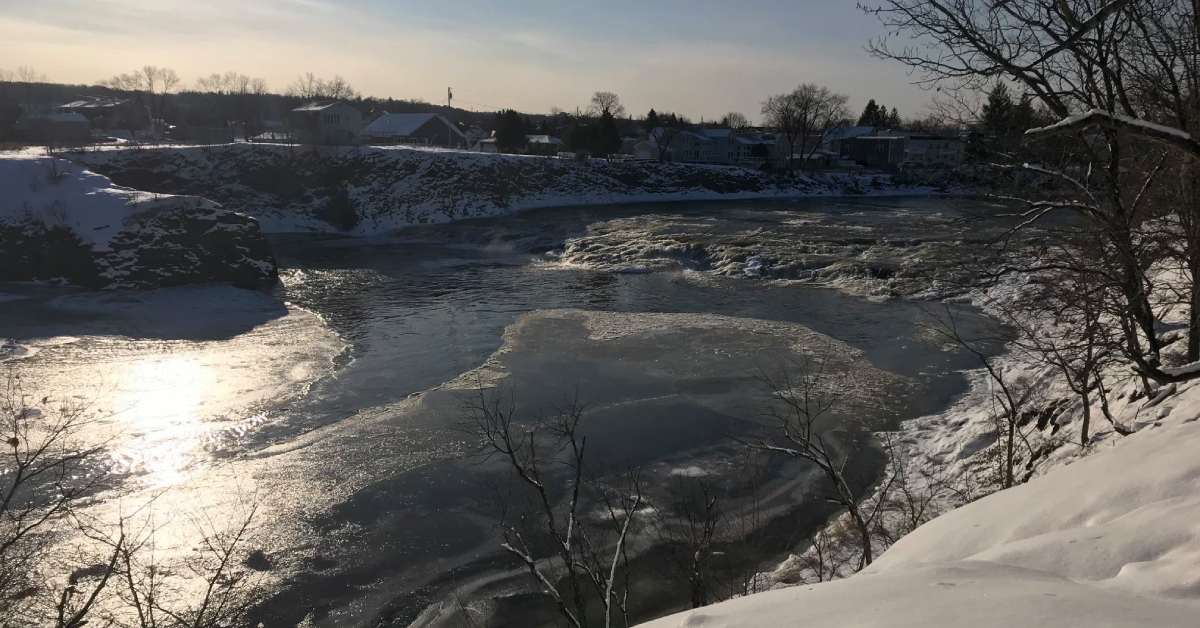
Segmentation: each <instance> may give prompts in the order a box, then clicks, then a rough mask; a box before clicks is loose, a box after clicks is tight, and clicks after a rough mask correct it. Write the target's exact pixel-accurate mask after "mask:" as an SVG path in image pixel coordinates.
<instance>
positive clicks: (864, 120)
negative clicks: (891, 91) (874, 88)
mask: <svg viewBox="0 0 1200 628" xmlns="http://www.w3.org/2000/svg"><path fill="white" fill-rule="evenodd" d="M878 122H879V105H877V104H875V99H874V98H872V99H871V100H868V101H867V106H866V107H863V112H862V115H860V116H858V126H877V125H878Z"/></svg>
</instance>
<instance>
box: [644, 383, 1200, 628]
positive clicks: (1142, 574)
mask: <svg viewBox="0 0 1200 628" xmlns="http://www.w3.org/2000/svg"><path fill="white" fill-rule="evenodd" d="M1155 410H1156V411H1155V412H1154V416H1153V418H1151V419H1150V420H1149V421H1148V423H1147V425H1146V426H1145V427H1143V428H1142V429H1141V430H1140V431H1139V432H1138V433H1136V434H1134V435H1131V436H1128V437H1126V438H1124V439H1121V442H1120V444H1119V445H1118V446H1115V447H1108V448H1105V449H1104V450H1103V451H1099V452H1097V453H1095V454H1093V455H1091V456H1088V457H1085V458H1082V459H1078V460H1076V461H1074V462H1073V463H1072V464H1069V465H1066V466H1062V467H1059V468H1056V469H1054V470H1053V471H1050V472H1049V473H1047V474H1045V475H1044V476H1042V477H1038V478H1035V479H1033V480H1032V481H1030V482H1029V483H1028V484H1024V485H1021V486H1017V487H1015V488H1012V489H1009V490H1006V491H1002V492H999V493H995V494H993V495H991V496H989V497H986V498H984V499H981V500H979V501H976V502H973V503H971V504H968V505H966V506H963V507H961V508H959V509H957V510H953V511H951V512H949V513H947V514H945V515H943V516H941V517H939V518H937V519H935V520H933V521H932V522H930V523H927V524H926V525H924V526H922V527H921V528H919V529H918V530H916V531H915V532H913V533H912V534H910V535H908V536H906V537H904V538H902V539H901V540H900V541H899V542H897V543H896V544H895V545H894V546H892V547H891V548H890V549H889V550H888V551H887V552H886V553H885V554H884V555H883V556H882V557H881V558H880V559H879V560H878V561H877V562H875V563H874V564H873V565H872V566H871V567H869V568H868V569H867V570H866V571H864V572H862V573H860V574H858V575H855V576H853V577H850V578H847V579H845V580H839V581H835V582H832V583H825V584H819V585H813V586H804V587H792V588H786V589H779V590H776V591H770V592H767V593H761V594H758V595H753V596H749V597H745V598H740V599H736V600H733V601H730V602H725V603H722V604H718V605H715V606H711V607H706V608H702V609H698V610H695V611H691V612H687V613H681V614H679V615H674V616H671V617H666V618H663V619H659V620H656V621H653V622H650V623H649V624H646V626H648V627H651V628H668V627H671V628H674V627H676V626H707V627H725V626H728V627H732V626H739V627H749V626H762V627H768V626H771V627H773V626H783V625H804V626H838V627H843V626H857V627H864V628H865V627H874V626H878V627H884V626H887V627H897V626H913V627H917V626H920V627H923V628H932V627H939V626H946V627H951V626H954V627H957V626H963V625H971V626H977V627H979V628H983V627H990V626H996V627H1004V628H1011V627H1012V626H1164V627H1166V626H1171V627H1182V626H1194V625H1197V617H1200V567H1198V565H1200V456H1197V455H1196V454H1197V452H1200V422H1197V420H1196V419H1197V418H1198V417H1200V387H1198V386H1192V387H1189V388H1187V389H1186V390H1183V391H1181V392H1179V393H1177V395H1176V396H1174V397H1171V398H1169V399H1168V400H1166V401H1164V402H1163V403H1162V405H1161V406H1160V407H1157V408H1155Z"/></svg>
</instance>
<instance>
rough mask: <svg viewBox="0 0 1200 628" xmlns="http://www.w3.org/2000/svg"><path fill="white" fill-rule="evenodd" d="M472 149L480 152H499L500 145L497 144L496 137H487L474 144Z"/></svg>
mask: <svg viewBox="0 0 1200 628" xmlns="http://www.w3.org/2000/svg"><path fill="white" fill-rule="evenodd" d="M471 150H473V151H475V152H479V153H499V152H500V146H499V145H497V144H496V138H494V137H485V138H483V139H481V140H479V141H477V142H475V143H474V144H472V145H471Z"/></svg>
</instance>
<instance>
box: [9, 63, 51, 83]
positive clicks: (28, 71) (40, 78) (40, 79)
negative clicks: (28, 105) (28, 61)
mask: <svg viewBox="0 0 1200 628" xmlns="http://www.w3.org/2000/svg"><path fill="white" fill-rule="evenodd" d="M13 78H14V79H16V80H17V81H18V82H21V83H45V82H46V75H45V74H43V73H41V72H38V71H37V70H36V69H34V68H33V66H29V65H21V66H17V69H16V70H15V71H14V72H13Z"/></svg>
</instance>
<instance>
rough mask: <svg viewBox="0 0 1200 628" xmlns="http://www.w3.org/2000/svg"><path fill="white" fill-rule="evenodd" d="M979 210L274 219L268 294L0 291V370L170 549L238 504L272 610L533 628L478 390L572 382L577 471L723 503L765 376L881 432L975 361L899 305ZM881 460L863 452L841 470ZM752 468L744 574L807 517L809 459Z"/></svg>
mask: <svg viewBox="0 0 1200 628" xmlns="http://www.w3.org/2000/svg"><path fill="white" fill-rule="evenodd" d="M995 212H996V208H995V207H992V206H989V205H986V204H984V203H982V202H979V201H972V200H963V199H917V198H903V199H902V198H897V199H881V198H864V199H841V200H838V199H815V200H805V201H792V202H722V203H692V204H666V205H637V206H623V207H589V208H575V209H558V210H539V211H534V212H527V213H525V214H522V215H520V216H517V217H509V218H504V219H488V220H477V221H469V222H464V223H459V224H453V225H439V226H429V227H420V228H414V229H410V230H406V231H404V232H401V233H399V234H396V235H394V236H390V237H386V238H383V237H381V238H373V239H351V238H342V237H336V236H301V235H281V236H276V237H273V241H272V243H273V246H274V248H275V250H276V254H277V256H278V258H279V261H280V265H281V269H282V270H281V275H282V282H281V286H280V287H279V288H278V289H277V290H276V291H275V292H274V293H272V294H263V293H254V292H246V291H241V290H236V289H232V288H225V287H219V286H202V287H187V288H175V289H168V290H158V291H152V292H143V293H131V292H119V293H103V294H98V293H87V292H81V291H78V290H73V289H69V288H63V287H54V286H46V285H0V342H4V345H3V347H0V360H3V362H2V363H0V368H3V370H4V371H6V372H7V373H8V374H9V377H10V379H9V381H10V384H9V385H10V386H12V385H13V384H12V383H11V382H12V380H11V377H12V376H14V375H16V374H19V376H20V383H19V386H20V387H21V388H22V391H23V392H26V393H28V394H37V395H53V396H55V397H61V398H70V399H75V400H78V401H80V402H81V403H82V402H86V404H87V406H88V408H89V412H92V413H94V415H95V416H96V417H97V420H96V421H95V423H94V424H91V425H90V427H89V431H88V433H87V434H86V435H85V438H86V439H87V440H92V441H95V442H97V443H101V444H103V446H104V447H105V449H106V454H107V461H108V462H107V464H108V466H107V470H108V472H110V473H111V474H112V481H111V482H110V483H109V484H108V486H109V488H108V489H107V490H106V491H105V492H104V493H102V494H101V495H100V496H99V497H98V498H97V499H96V500H95V502H94V503H93V504H91V505H90V506H89V507H90V508H91V509H92V510H93V511H95V512H96V513H97V514H98V515H99V516H104V514H105V513H108V514H110V515H111V514H112V513H115V512H124V511H122V510H120V509H121V508H128V505H129V504H131V503H135V502H138V500H143V501H144V500H145V499H146V498H147V497H149V496H152V497H153V498H154V505H153V510H154V511H155V512H157V513H161V514H160V518H161V519H162V520H164V521H163V524H162V525H161V529H160V531H159V533H158V534H160V535H161V537H162V540H161V541H160V544H161V546H162V548H164V549H163V551H164V553H169V550H170V548H176V549H178V550H179V551H183V549H185V548H186V547H188V546H189V544H190V543H194V535H195V534H196V530H195V526H194V525H192V524H194V522H195V520H196V517H195V516H188V517H179V516H175V515H177V514H180V513H197V512H199V513H204V517H205V520H214V519H215V520H222V519H229V518H232V517H234V516H235V515H236V514H237V513H240V512H244V511H245V510H246V509H247V508H249V506H248V505H249V504H254V507H255V508H256V509H257V510H256V513H257V514H256V518H255V522H256V523H255V527H254V543H255V544H256V547H257V548H259V549H261V550H262V551H263V553H264V555H265V556H267V557H269V563H270V566H269V569H266V570H265V572H266V573H265V576H264V582H265V585H266V586H267V587H269V589H270V591H271V593H272V594H271V596H270V598H269V600H268V601H267V602H266V603H264V604H263V605H262V606H261V608H260V610H259V613H260V614H261V616H262V617H263V618H264V620H266V621H267V625H291V624H293V623H295V622H298V621H300V620H301V619H303V618H305V617H308V618H309V620H310V621H311V622H312V623H313V624H314V625H364V626H365V625H381V624H382V625H409V624H410V623H411V622H413V621H419V622H420V623H421V624H422V625H431V624H437V623H438V622H439V621H443V620H444V621H452V618H453V609H451V611H446V612H443V611H442V610H440V609H442V608H443V607H445V606H446V601H447V600H448V599H450V596H451V595H452V592H457V593H453V596H454V599H455V600H460V599H464V598H465V599H471V600H473V599H479V600H490V601H488V602H487V603H486V604H485V605H484V607H486V609H487V612H488V613H491V614H492V622H493V623H494V624H496V625H501V624H503V623H505V622H508V623H510V624H514V623H515V624H520V625H537V624H538V623H539V621H541V619H539V618H543V617H545V608H544V606H543V605H540V604H539V603H538V602H537V601H536V600H534V601H532V602H531V601H530V598H529V596H527V595H524V594H525V593H527V589H528V587H529V582H527V581H526V580H525V579H524V578H522V577H520V574H519V573H518V572H514V570H513V568H514V564H513V563H512V562H510V561H508V560H506V559H505V558H504V557H503V555H502V554H501V553H500V552H499V550H498V544H499V543H498V537H497V535H496V527H495V522H496V521H497V516H498V514H497V513H498V511H499V510H501V509H502V508H498V507H497V499H498V497H497V496H498V495H499V494H500V493H499V492H498V489H497V486H498V480H497V478H501V477H503V473H502V472H501V471H500V470H499V469H498V467H497V466H496V465H495V463H494V461H492V462H487V461H483V460H481V459H479V458H478V457H476V456H473V455H471V454H472V452H473V451H474V448H475V445H476V443H475V441H474V440H473V438H472V437H471V435H470V434H468V433H466V432H464V430H463V429H462V426H463V425H464V420H465V418H466V415H467V414H468V411H467V410H465V409H464V404H465V403H469V402H470V400H471V399H473V398H475V396H477V394H478V391H477V390H476V388H477V387H478V386H481V385H482V386H483V387H485V388H486V393H485V394H493V395H494V394H499V395H502V396H504V397H505V398H506V399H509V400H512V401H513V403H514V404H515V405H516V407H517V408H519V412H521V413H522V416H528V417H532V416H540V415H544V414H546V413H548V412H551V411H553V409H554V408H556V407H560V406H561V405H562V404H563V403H565V402H567V401H569V400H571V399H574V398H577V399H579V400H580V401H582V402H584V403H586V404H587V407H588V414H587V417H588V418H587V421H588V423H587V424H588V437H589V439H590V440H589V442H590V444H589V452H590V453H589V456H591V458H590V459H591V460H595V461H596V463H595V464H596V468H597V472H598V473H600V474H601V475H603V474H605V473H616V472H619V471H620V470H624V469H631V468H638V469H641V470H642V473H643V478H644V480H645V481H646V483H647V484H648V485H650V486H658V487H664V486H667V485H669V484H671V483H672V482H673V481H675V480H676V479H677V478H681V477H682V478H693V477H698V476H704V477H706V478H707V479H708V480H711V481H714V482H718V483H723V485H726V486H733V487H735V488H734V489H731V495H732V496H731V500H734V501H731V508H737V505H736V499H737V490H736V485H737V483H738V481H739V480H740V479H741V478H742V476H744V474H745V469H744V467H742V466H741V465H742V463H741V461H742V460H743V453H744V452H743V451H742V448H741V447H740V446H739V445H737V444H736V442H735V439H736V438H737V437H739V436H744V435H746V434H749V433H751V432H753V431H754V430H758V429H761V426H762V421H763V417H764V412H765V410H766V408H767V406H768V395H767V392H768V391H767V390H766V388H765V387H764V386H763V384H762V377H763V376H764V375H769V374H771V373H774V372H778V371H780V370H781V369H784V368H786V367H787V366H788V365H789V364H794V363H795V362H796V361H797V360H799V359H803V358H804V356H805V355H809V356H811V355H813V354H815V353H822V352H824V353H827V354H831V355H833V356H834V358H833V360H834V362H835V363H836V365H837V368H838V369H840V370H841V371H843V372H845V373H847V374H849V376H850V380H851V381H853V382H854V386H853V391H852V394H850V395H849V399H848V401H847V404H846V407H845V408H844V410H843V411H842V412H841V414H840V415H839V416H841V417H842V418H849V417H854V418H855V419H856V420H863V421H866V422H867V423H868V424H869V425H870V426H871V427H875V428H886V427H888V426H890V425H894V424H895V422H896V421H899V420H903V419H905V418H911V417H916V416H920V415H923V414H926V413H931V412H935V411H937V410H939V409H941V408H943V407H945V406H946V405H948V404H949V403H950V402H951V401H952V400H953V398H954V397H955V396H956V395H958V394H960V393H961V392H962V391H963V390H964V388H965V382H964V379H963V377H962V375H961V374H960V371H961V370H962V369H965V368H972V367H974V366H976V364H975V363H973V361H972V360H973V358H972V357H971V356H969V355H965V354H964V353H962V352H960V351H957V350H955V349H954V348H953V347H948V346H947V345H946V343H945V342H943V341H941V340H939V339H938V338H937V337H936V335H935V334H931V333H930V332H929V331H928V330H927V329H926V325H927V324H928V323H929V321H930V318H929V316H930V314H929V310H930V309H931V308H943V307H950V308H951V309H952V311H953V312H954V313H955V316H956V318H957V320H959V321H960V325H961V326H962V329H963V330H964V331H965V333H966V334H967V335H972V334H974V335H979V334H984V333H987V334H989V335H990V334H991V331H992V325H991V323H990V322H989V321H988V320H987V319H986V318H984V317H982V316H981V315H980V314H979V313H978V312H976V311H975V310H973V309H972V308H970V307H968V306H961V305H954V306H943V305H940V304H939V305H934V304H933V303H931V302H929V301H921V300H913V299H904V298H897V296H936V295H938V294H939V293H940V292H939V291H945V290H946V289H947V285H948V283H947V282H951V283H952V281H953V280H954V279H955V278H956V277H958V278H960V277H959V276H960V274H961V271H962V268H963V266H964V265H963V263H962V262H964V261H966V260H967V259H968V258H969V257H970V256H971V255H973V254H975V253H976V252H977V251H976V250H975V249H976V247H974V246H973V245H972V243H977V242H982V241H983V240H985V239H986V237H987V236H988V235H989V234H990V233H993V232H994V230H995V229H996V228H998V226H999V225H1001V224H1002V223H1003V221H1002V220H1001V219H997V218H992V217H991V216H992V214H994V213H995ZM964 243H966V244H964ZM5 339H7V340H5ZM878 465H879V460H878V457H877V456H874V457H872V456H869V455H864V456H863V458H862V460H861V461H860V463H859V468H858V470H857V471H856V474H857V475H856V478H857V481H859V482H861V483H867V482H870V481H871V480H872V478H873V477H874V473H876V472H877V470H878ZM764 469H765V471H764V473H766V475H767V477H766V480H765V488H762V489H761V490H763V491H764V493H763V494H764V495H766V496H767V499H765V500H763V501H762V506H761V507H762V508H763V509H764V512H765V513H766V515H767V516H765V517H764V521H766V522H768V523H764V527H766V528H769V529H770V530H771V531H772V532H771V535H770V542H769V543H768V545H769V547H765V548H763V549H762V551H761V555H760V554H758V553H755V554H754V555H752V556H751V555H747V556H745V557H744V562H746V563H748V564H749V563H753V564H759V563H761V562H763V561H766V560H768V559H770V558H771V557H773V556H776V555H778V554H779V553H782V552H783V551H786V549H787V548H788V547H789V546H791V545H792V544H794V543H796V542H797V541H800V540H802V538H803V535H804V534H805V533H806V531H807V530H810V529H811V528H812V527H813V526H815V525H817V523H818V522H819V521H820V520H821V519H822V518H823V517H824V516H826V515H827V514H828V510H827V506H825V505H824V504H823V503H821V502H822V500H820V499H818V498H816V497H814V496H813V490H814V489H813V487H814V486H815V484H814V481H813V480H812V478H811V475H810V474H809V473H808V472H807V471H806V470H805V469H803V468H801V467H799V466H798V465H795V464H792V463H787V462H783V461H771V462H769V463H767V464H766V466H765V467H764ZM756 490H758V489H756ZM166 515H170V516H166ZM645 545H646V546H647V547H649V545H650V544H649V543H648V542H647V543H646V544H645ZM647 551H649V550H647ZM652 588H653V590H654V593H653V594H652V595H650V596H649V597H648V598H647V601H646V603H645V605H644V609H643V611H642V615H643V616H648V615H653V614H656V613H661V612H667V611H670V610H673V609H676V608H679V607H680V604H681V600H680V599H679V591H678V590H677V589H675V588H673V587H672V586H671V585H670V584H662V585H661V586H657V587H652ZM460 596H461V597H460ZM683 601H686V597H685V598H684V599H683ZM447 618H450V619H447Z"/></svg>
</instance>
